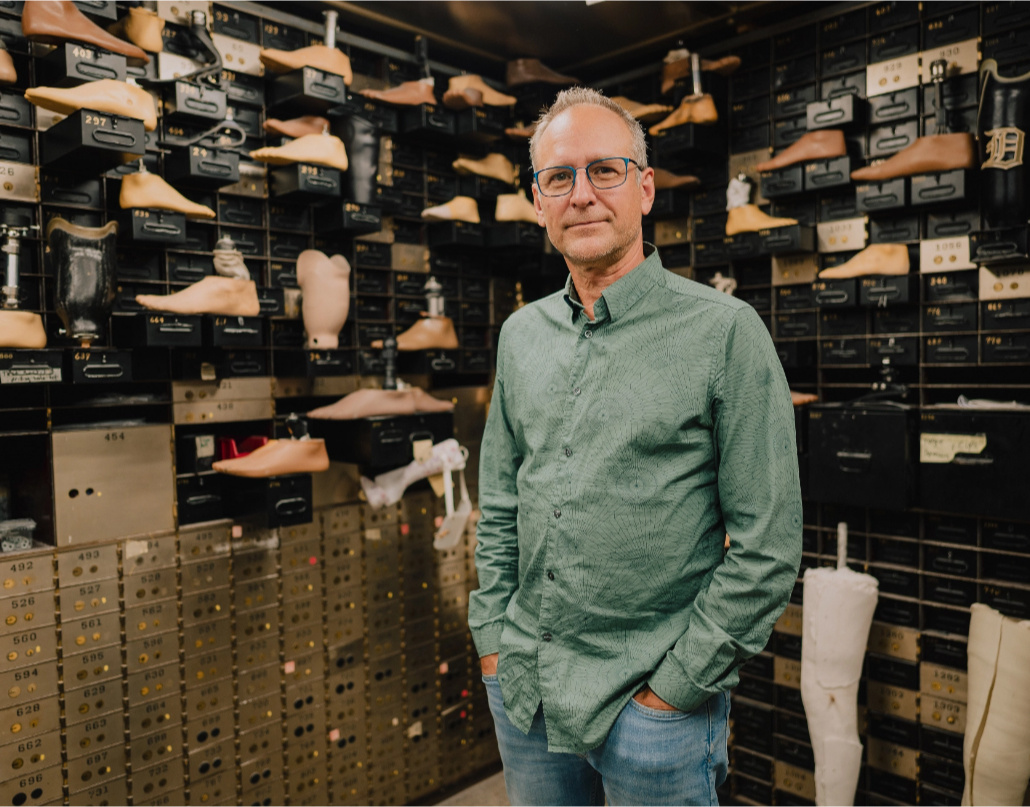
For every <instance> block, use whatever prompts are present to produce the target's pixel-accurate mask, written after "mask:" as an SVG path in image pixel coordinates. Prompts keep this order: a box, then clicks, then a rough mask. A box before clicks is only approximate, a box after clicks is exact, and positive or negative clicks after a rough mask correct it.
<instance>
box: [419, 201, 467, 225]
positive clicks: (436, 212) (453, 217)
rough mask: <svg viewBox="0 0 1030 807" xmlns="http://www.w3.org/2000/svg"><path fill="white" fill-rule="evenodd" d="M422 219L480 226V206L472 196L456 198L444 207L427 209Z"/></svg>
mask: <svg viewBox="0 0 1030 807" xmlns="http://www.w3.org/2000/svg"><path fill="white" fill-rule="evenodd" d="M422 218H424V219H428V220H429V221H467V222H468V223H469V224H479V205H478V204H476V200H475V199H473V198H472V197H471V196H455V197H454V198H453V199H451V200H450V201H449V202H444V203H443V204H442V205H434V206H433V207H427V208H426V209H425V210H423V211H422Z"/></svg>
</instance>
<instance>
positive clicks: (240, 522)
mask: <svg viewBox="0 0 1030 807" xmlns="http://www.w3.org/2000/svg"><path fill="white" fill-rule="evenodd" d="M266 523H267V519H266V518H264V517H263V516H252V517H250V516H248V517H244V518H237V519H236V520H235V521H234V522H233V525H232V553H233V556H234V557H235V556H236V554H237V553H240V552H253V551H256V550H258V549H263V550H266V551H271V552H275V551H276V550H277V549H279V531H278V530H277V529H274V528H269V527H268V526H267V525H266Z"/></svg>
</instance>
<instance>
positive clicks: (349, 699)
mask: <svg viewBox="0 0 1030 807" xmlns="http://www.w3.org/2000/svg"><path fill="white" fill-rule="evenodd" d="M327 683H328V684H329V701H328V703H327V704H326V711H327V713H328V715H329V721H330V722H331V723H332V724H334V725H337V724H343V723H350V722H353V721H355V720H364V719H365V716H366V712H367V709H366V708H365V682H364V680H361V681H356V682H355V681H344V680H342V679H337V678H330V679H329V680H328V682H327Z"/></svg>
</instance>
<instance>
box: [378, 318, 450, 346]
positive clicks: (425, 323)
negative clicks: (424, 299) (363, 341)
mask: <svg viewBox="0 0 1030 807" xmlns="http://www.w3.org/2000/svg"><path fill="white" fill-rule="evenodd" d="M382 346H383V340H382V339H376V340H375V341H374V342H372V347H374V348H382ZM457 347H458V334H457V332H456V331H455V330H454V320H452V319H451V318H450V317H443V316H437V317H433V316H428V315H427V316H424V317H422V319H420V320H419V321H418V322H416V323H415V324H414V325H412V326H411V327H410V328H408V329H407V330H406V331H404V332H403V333H399V334H397V350H400V351H404V352H407V351H410V350H432V349H433V348H438V349H440V350H455V349H457Z"/></svg>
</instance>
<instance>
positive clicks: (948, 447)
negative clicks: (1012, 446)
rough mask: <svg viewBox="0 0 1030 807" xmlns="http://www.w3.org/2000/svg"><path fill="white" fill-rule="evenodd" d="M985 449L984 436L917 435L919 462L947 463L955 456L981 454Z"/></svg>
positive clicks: (985, 441)
mask: <svg viewBox="0 0 1030 807" xmlns="http://www.w3.org/2000/svg"><path fill="white" fill-rule="evenodd" d="M985 448H987V435H986V434H933V433H930V432H923V433H922V434H920V435H919V461H920V462H927V463H931V462H932V463H948V462H952V461H953V460H954V459H955V455H956V454H981V453H983V450H984V449H985Z"/></svg>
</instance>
